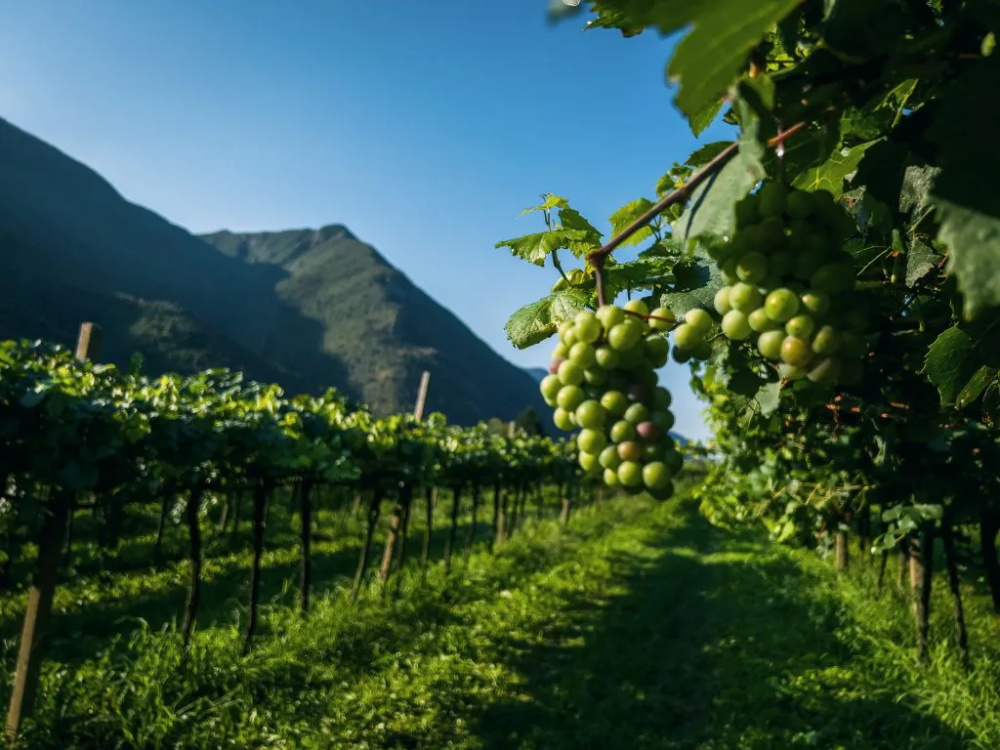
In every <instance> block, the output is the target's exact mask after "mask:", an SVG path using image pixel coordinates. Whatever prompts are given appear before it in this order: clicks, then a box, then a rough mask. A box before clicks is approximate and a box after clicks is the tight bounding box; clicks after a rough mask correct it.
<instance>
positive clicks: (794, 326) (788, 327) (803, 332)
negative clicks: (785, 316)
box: [785, 315, 816, 341]
mask: <svg viewBox="0 0 1000 750" xmlns="http://www.w3.org/2000/svg"><path fill="white" fill-rule="evenodd" d="M815 329H816V321H814V320H813V319H812V318H811V317H810V316H808V315H796V316H795V317H794V318H792V319H791V320H789V321H788V322H787V323H785V333H787V334H788V335H789V336H794V337H795V338H797V339H805V340H807V341H808V340H809V337H810V336H812V333H813V331H814V330H815Z"/></svg>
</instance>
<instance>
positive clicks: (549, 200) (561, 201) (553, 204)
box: [520, 193, 569, 216]
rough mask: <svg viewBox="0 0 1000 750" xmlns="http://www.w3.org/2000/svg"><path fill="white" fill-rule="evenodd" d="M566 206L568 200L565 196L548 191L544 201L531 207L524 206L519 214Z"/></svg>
mask: <svg viewBox="0 0 1000 750" xmlns="http://www.w3.org/2000/svg"><path fill="white" fill-rule="evenodd" d="M567 206H569V202H568V201H567V200H566V199H565V198H561V197H559V196H558V195H552V194H551V193H549V194H548V197H546V199H545V202H544V203H540V204H538V205H537V206H532V207H531V208H526V209H524V210H523V211H522V212H521V213H520V215H521V216H524V215H525V214H530V213H531V212H532V211H544V210H547V209H550V208H566V207H567Z"/></svg>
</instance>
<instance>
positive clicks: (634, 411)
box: [625, 404, 649, 425]
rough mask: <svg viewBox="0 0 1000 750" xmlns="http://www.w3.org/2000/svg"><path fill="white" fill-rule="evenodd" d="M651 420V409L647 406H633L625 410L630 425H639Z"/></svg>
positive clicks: (626, 419)
mask: <svg viewBox="0 0 1000 750" xmlns="http://www.w3.org/2000/svg"><path fill="white" fill-rule="evenodd" d="M647 419H649V409H648V408H646V405H645V404H632V405H631V406H629V408H628V409H626V410H625V421H626V422H628V423H629V424H634V425H635V424H639V423H640V422H645V421H646V420H647Z"/></svg>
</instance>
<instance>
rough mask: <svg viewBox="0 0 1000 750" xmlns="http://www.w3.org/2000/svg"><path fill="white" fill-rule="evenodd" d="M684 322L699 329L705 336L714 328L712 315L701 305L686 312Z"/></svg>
mask: <svg viewBox="0 0 1000 750" xmlns="http://www.w3.org/2000/svg"><path fill="white" fill-rule="evenodd" d="M684 322H685V323H687V324H688V325H689V326H691V327H693V328H694V329H695V330H696V331H699V332H700V333H701V335H702V336H703V337H704V336H705V335H706V334H707V333H708V332H709V331H711V330H712V316H711V315H709V314H708V313H707V312H705V311H704V310H702V309H701V308H700V307H694V308H691V309H690V310H688V311H687V312H686V313H685V314H684Z"/></svg>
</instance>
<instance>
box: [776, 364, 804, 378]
mask: <svg viewBox="0 0 1000 750" xmlns="http://www.w3.org/2000/svg"><path fill="white" fill-rule="evenodd" d="M778 374H779V375H780V376H781V377H782V378H784V379H785V380H801V379H802V378H804V377H805V376H806V371H805V370H803V369H802V368H801V367H796V366H795V365H790V364H787V363H785V362H782V363H781V364H780V365H778Z"/></svg>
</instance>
